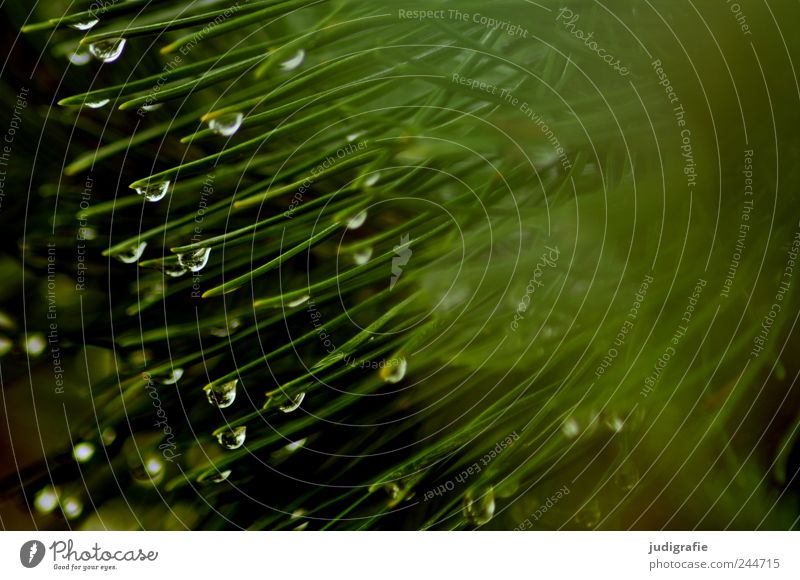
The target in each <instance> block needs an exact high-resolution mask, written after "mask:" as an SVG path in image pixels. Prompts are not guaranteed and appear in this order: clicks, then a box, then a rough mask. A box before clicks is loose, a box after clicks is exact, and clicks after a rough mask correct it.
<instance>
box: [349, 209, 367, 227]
mask: <svg viewBox="0 0 800 580" xmlns="http://www.w3.org/2000/svg"><path fill="white" fill-rule="evenodd" d="M366 221H367V210H364V211H361V212H359V213H357V214H356V215H355V216H353V217H351V218H350V219H349V220H347V229H348V230H357V229H358V228H360V227H361V226H363V225H364V222H366Z"/></svg>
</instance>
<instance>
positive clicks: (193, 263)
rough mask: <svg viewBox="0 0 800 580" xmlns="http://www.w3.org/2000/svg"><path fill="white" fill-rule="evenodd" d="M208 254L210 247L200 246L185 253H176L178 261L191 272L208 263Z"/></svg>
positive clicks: (200, 268)
mask: <svg viewBox="0 0 800 580" xmlns="http://www.w3.org/2000/svg"><path fill="white" fill-rule="evenodd" d="M210 255H211V248H200V249H199V250H194V251H191V252H186V253H185V254H178V263H179V264H180V265H181V266H183V267H184V268H187V269H189V270H191V271H192V272H199V271H200V270H202V269H203V268H205V267H206V264H208V257H209V256H210Z"/></svg>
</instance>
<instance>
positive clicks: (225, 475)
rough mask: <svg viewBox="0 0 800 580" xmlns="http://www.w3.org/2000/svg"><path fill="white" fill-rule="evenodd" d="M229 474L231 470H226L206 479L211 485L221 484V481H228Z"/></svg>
mask: <svg viewBox="0 0 800 580" xmlns="http://www.w3.org/2000/svg"><path fill="white" fill-rule="evenodd" d="M230 474H231V470H230V469H226V470H225V471H220V472H218V473H217V474H216V475H212V476H211V477H209V478H208V480H209V481H211V482H212V483H222V482H223V481H225V480H226V479H228V477H229V476H230Z"/></svg>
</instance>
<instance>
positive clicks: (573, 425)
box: [561, 417, 581, 439]
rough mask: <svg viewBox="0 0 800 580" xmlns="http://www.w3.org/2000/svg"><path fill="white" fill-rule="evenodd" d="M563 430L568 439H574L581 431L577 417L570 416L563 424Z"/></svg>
mask: <svg viewBox="0 0 800 580" xmlns="http://www.w3.org/2000/svg"><path fill="white" fill-rule="evenodd" d="M561 432H562V433H563V434H564V437H566V438H567V439H574V438H575V437H577V436H578V434H579V433H580V432H581V426H580V424H579V423H578V422H577V421H576V420H575V419H573V418H571V417H570V418H569V419H567V420H566V421H564V423H563V424H562V425H561Z"/></svg>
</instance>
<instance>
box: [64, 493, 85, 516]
mask: <svg viewBox="0 0 800 580" xmlns="http://www.w3.org/2000/svg"><path fill="white" fill-rule="evenodd" d="M62 508H63V509H64V515H65V516H67V519H70V520H74V519H75V518H77V517H80V515H81V513H83V503H82V502H81V500H79V499H78V498H77V497H68V498H67V499H65V500H64V504H63V506H62Z"/></svg>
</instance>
